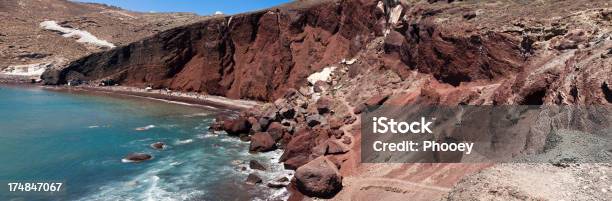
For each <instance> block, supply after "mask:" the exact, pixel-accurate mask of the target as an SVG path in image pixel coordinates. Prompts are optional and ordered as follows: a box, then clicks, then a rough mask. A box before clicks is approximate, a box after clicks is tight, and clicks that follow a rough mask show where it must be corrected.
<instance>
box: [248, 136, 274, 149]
mask: <svg viewBox="0 0 612 201" xmlns="http://www.w3.org/2000/svg"><path fill="white" fill-rule="evenodd" d="M274 149H276V142H275V141H274V139H272V136H270V134H268V133H267V132H259V133H255V135H253V136H251V145H250V146H249V151H252V152H266V151H272V150H274Z"/></svg>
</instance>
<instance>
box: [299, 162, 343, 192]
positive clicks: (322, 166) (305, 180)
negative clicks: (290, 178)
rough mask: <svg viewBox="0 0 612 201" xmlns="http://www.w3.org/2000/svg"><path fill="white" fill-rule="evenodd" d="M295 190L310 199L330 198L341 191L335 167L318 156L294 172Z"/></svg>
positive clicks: (339, 179) (339, 177) (340, 182)
mask: <svg viewBox="0 0 612 201" xmlns="http://www.w3.org/2000/svg"><path fill="white" fill-rule="evenodd" d="M295 178H296V180H295V181H296V186H297V189H298V190H299V191H300V192H301V193H303V194H304V195H307V196H310V197H320V198H331V197H333V196H334V195H336V193H338V192H339V191H340V190H341V189H342V176H340V172H339V171H338V168H337V167H336V165H335V164H334V163H333V162H331V161H330V160H328V159H327V158H326V157H325V156H320V157H318V158H316V159H314V160H312V161H310V162H309V163H307V164H306V165H303V166H302V167H299V168H298V169H297V170H296V171H295Z"/></svg>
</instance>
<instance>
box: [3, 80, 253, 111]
mask: <svg viewBox="0 0 612 201" xmlns="http://www.w3.org/2000/svg"><path fill="white" fill-rule="evenodd" d="M0 86H12V87H39V88H41V89H45V90H51V91H58V92H83V93H91V94H102V93H103V94H112V95H118V96H130V97H135V98H146V99H150V100H158V101H163V102H167V103H172V104H180V105H185V106H199V107H207V108H210V107H213V108H220V109H230V110H235V111H240V110H244V109H250V108H253V107H255V106H259V105H261V104H262V103H261V102H257V101H251V100H240V99H230V98H226V97H222V96H215V95H208V94H200V93H195V92H179V91H170V92H168V91H166V90H163V89H155V90H146V89H141V88H137V87H129V86H105V87H100V86H87V85H81V86H65V85H61V86H53V85H41V84H37V83H25V82H0Z"/></svg>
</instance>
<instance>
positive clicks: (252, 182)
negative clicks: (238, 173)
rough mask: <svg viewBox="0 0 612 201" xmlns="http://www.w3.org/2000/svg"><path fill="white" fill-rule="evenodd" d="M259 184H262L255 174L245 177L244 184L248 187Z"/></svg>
mask: <svg viewBox="0 0 612 201" xmlns="http://www.w3.org/2000/svg"><path fill="white" fill-rule="evenodd" d="M261 182H262V180H261V177H259V176H258V175H257V174H254V173H251V174H249V176H247V179H246V183H247V184H250V185H255V184H259V183H261Z"/></svg>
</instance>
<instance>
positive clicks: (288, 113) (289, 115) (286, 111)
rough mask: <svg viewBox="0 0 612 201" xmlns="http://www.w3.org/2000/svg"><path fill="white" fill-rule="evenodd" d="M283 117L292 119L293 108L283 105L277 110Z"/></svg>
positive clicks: (293, 115) (293, 114)
mask: <svg viewBox="0 0 612 201" xmlns="http://www.w3.org/2000/svg"><path fill="white" fill-rule="evenodd" d="M278 112H279V113H280V114H281V116H283V118H284V119H293V118H294V117H295V109H293V108H288V107H284V108H282V109H280V110H279V111H278Z"/></svg>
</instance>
